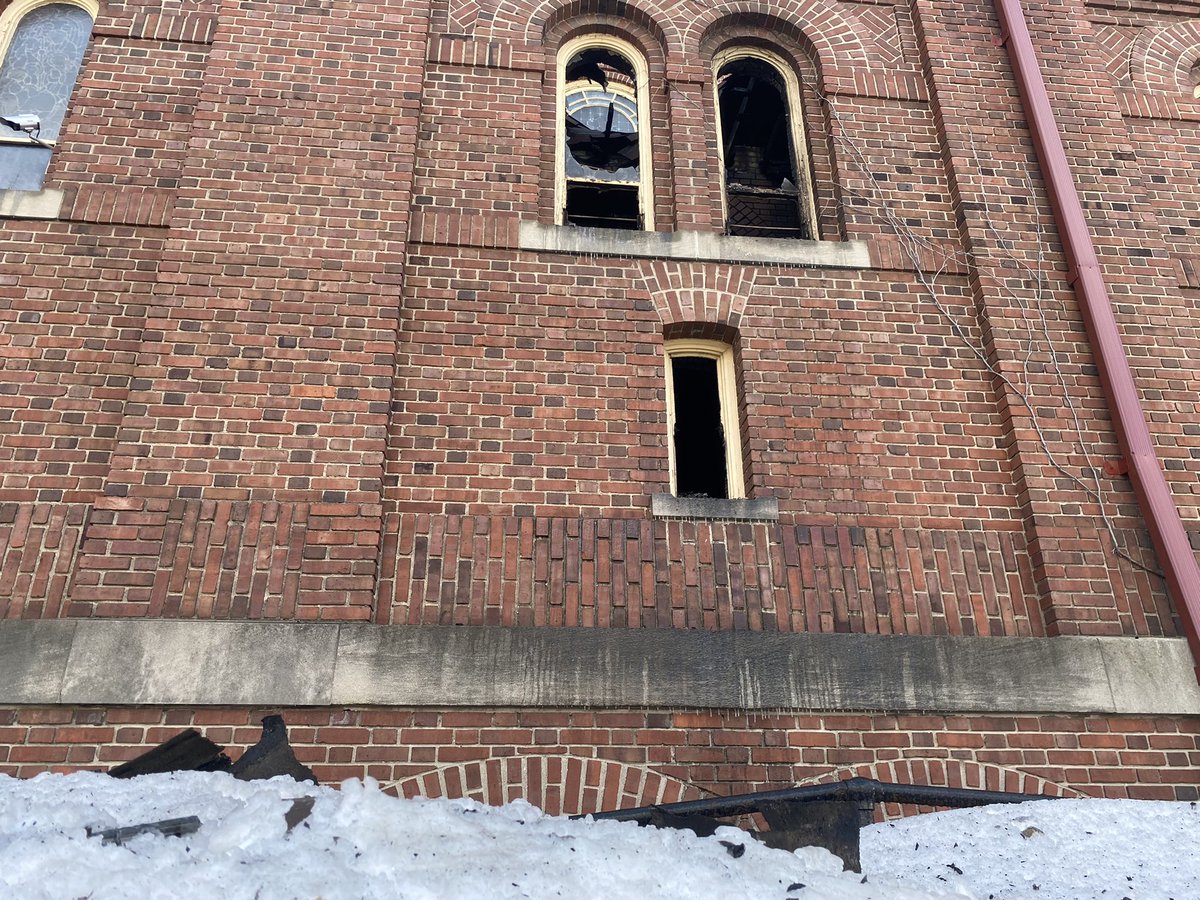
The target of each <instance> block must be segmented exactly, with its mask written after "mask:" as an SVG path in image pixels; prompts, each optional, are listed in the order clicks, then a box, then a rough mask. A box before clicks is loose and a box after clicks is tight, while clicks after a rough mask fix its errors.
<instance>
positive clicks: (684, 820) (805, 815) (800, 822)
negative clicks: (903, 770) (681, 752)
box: [575, 778, 1058, 872]
mask: <svg viewBox="0 0 1200 900" xmlns="http://www.w3.org/2000/svg"><path fill="white" fill-rule="evenodd" d="M1056 799H1058V798H1057V797H1054V796H1052V795H1048V794H1019V793H1015V792H1011V791H981V790H975V789H972V788H952V787H934V786H929V785H914V784H889V783H887V782H883V781H875V780H874V779H871V778H850V779H847V780H845V781H839V782H835V783H833V784H817V785H812V786H809V787H794V788H784V789H782V790H778V791H759V792H757V793H752V794H736V795H733V796H729V797H706V798H705V799H703V800H687V801H684V802H682V803H667V804H662V805H655V806H639V807H635V808H632V809H613V810H606V811H604V812H598V813H593V814H592V816H593V818H596V819H615V820H617V821H619V822H637V823H638V824H639V825H659V826H662V827H668V828H687V829H689V830H692V831H695V832H696V833H697V834H700V835H708V834H712V833H713V832H714V831H715V830H716V828H717V827H719V826H720V825H723V824H726V823H723V822H719V821H717V820H718V819H719V818H724V817H729V816H743V815H753V814H755V813H758V814H760V815H762V817H763V819H764V820H765V821H766V822H767V824H768V825H769V826H770V831H766V832H753V833H754V836H755V837H757V838H759V839H760V840H762V841H763V842H764V843H766V844H767V845H768V846H770V847H775V848H777V849H781V850H795V849H797V848H798V847H813V846H815V847H824V848H826V849H827V850H829V851H830V852H831V853H833V854H834V855H836V856H838V857H840V858H841V860H842V862H844V863H845V864H846V866H847V868H849V869H851V870H852V871H854V872H859V871H861V868H860V865H859V829H860V828H861V827H862V826H863V825H868V824H870V823H871V821H872V818H873V814H874V810H875V804H876V803H906V804H912V805H916V806H941V807H949V808H959V807H967V806H986V805H988V804H991V803H1024V802H1026V801H1028V800H1056ZM575 818H582V816H575Z"/></svg>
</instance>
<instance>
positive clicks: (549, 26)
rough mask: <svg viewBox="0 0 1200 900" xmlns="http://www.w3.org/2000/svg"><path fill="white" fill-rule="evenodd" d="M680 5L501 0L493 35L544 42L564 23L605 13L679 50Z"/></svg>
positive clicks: (633, 0)
mask: <svg viewBox="0 0 1200 900" xmlns="http://www.w3.org/2000/svg"><path fill="white" fill-rule="evenodd" d="M680 5H682V4H680V3H672V2H667V3H665V4H659V3H656V2H653V0H619V2H610V0H497V3H496V9H495V12H494V13H493V16H492V25H491V36H492V37H508V38H510V39H514V40H519V41H522V42H524V43H527V44H531V45H536V44H540V43H544V42H545V41H546V40H547V39H548V36H549V35H550V34H551V32H554V31H555V30H557V29H561V26H562V24H563V23H564V22H570V21H572V20H575V19H586V18H594V17H597V16H601V17H604V18H607V19H612V20H621V21H624V22H627V23H629V25H630V26H632V27H633V28H634V29H636V30H639V31H644V32H646V33H647V34H649V35H651V36H652V37H653V40H654V42H655V43H656V44H657V45H658V46H659V47H661V48H662V49H663V50H664V51H667V52H670V53H677V52H679V50H680V49H681V48H682V46H683V44H682V39H681V35H680V32H679V30H678V28H677V27H676V24H675V21H674V20H673V19H672V17H671V16H672V11H673V10H674V9H675V8H677V7H679V6H680Z"/></svg>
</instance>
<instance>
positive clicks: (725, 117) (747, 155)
mask: <svg viewBox="0 0 1200 900" xmlns="http://www.w3.org/2000/svg"><path fill="white" fill-rule="evenodd" d="M717 102H718V106H719V109H720V119H721V149H722V153H723V156H724V163H725V208H726V232H727V233H728V234H733V235H743V236H747V237H773V238H796V239H802V240H807V239H811V238H813V237H814V230H813V228H812V224H811V212H810V202H811V200H810V195H809V179H808V177H807V175H808V173H807V161H806V160H804V159H803V158H802V157H800V156H799V155H798V150H800V149H803V148H798V147H797V146H796V144H797V140H798V137H797V136H798V133H799V131H800V130H799V127H798V126H799V125H800V123H799V122H795V121H793V119H792V116H793V114H795V115H798V114H799V113H798V111H797V112H795V113H793V110H792V106H791V104H792V98H791V97H790V96H789V89H788V84H787V82H786V81H785V79H784V76H783V75H782V73H781V71H780V70H779V69H777V68H776V67H775V66H774V65H772V64H771V63H769V62H766V61H765V60H764V59H760V58H758V57H756V56H745V57H738V58H735V59H733V60H731V61H729V62H727V63H725V64H724V65H722V66H721V67H720V69H719V70H718V72H717Z"/></svg>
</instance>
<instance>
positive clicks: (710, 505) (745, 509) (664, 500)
mask: <svg viewBox="0 0 1200 900" xmlns="http://www.w3.org/2000/svg"><path fill="white" fill-rule="evenodd" d="M650 514H651V515H652V516H654V517H655V518H657V519H732V520H735V521H738V520H745V521H756V522H778V521H779V501H778V500H776V499H775V498H774V497H762V498H760V499H757V500H714V499H712V498H711V497H676V496H674V495H673V494H654V495H652V496H651V497H650Z"/></svg>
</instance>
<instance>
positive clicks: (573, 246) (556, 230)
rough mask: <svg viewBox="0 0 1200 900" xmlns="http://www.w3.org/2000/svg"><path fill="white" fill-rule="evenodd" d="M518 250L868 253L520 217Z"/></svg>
mask: <svg viewBox="0 0 1200 900" xmlns="http://www.w3.org/2000/svg"><path fill="white" fill-rule="evenodd" d="M517 246H518V248H520V249H521V250H538V251H542V252H545V253H572V254H574V253H586V254H590V255H593V256H640V257H653V258H656V259H693V260H706V261H711V262H729V263H768V264H773V265H784V266H811V267H816V268H826V269H865V268H868V267H869V266H870V265H871V256H870V253H869V252H868V250H867V245H866V243H865V242H863V241H788V240H780V239H778V238H749V237H731V236H729V235H725V234H715V233H713V232H708V231H624V230H621V229H615V228H577V227H575V226H565V225H543V224H541V223H540V222H522V223H521V224H520V230H519V231H518V233H517Z"/></svg>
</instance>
